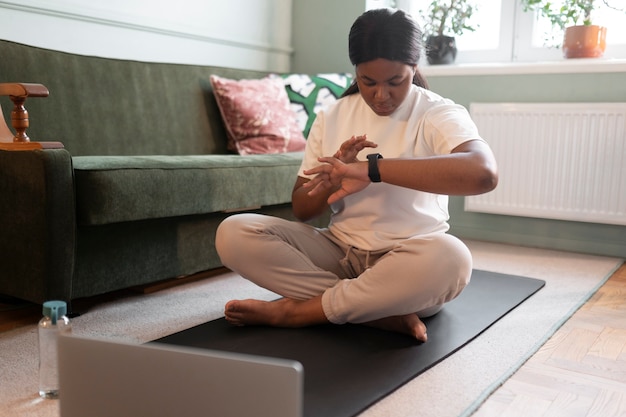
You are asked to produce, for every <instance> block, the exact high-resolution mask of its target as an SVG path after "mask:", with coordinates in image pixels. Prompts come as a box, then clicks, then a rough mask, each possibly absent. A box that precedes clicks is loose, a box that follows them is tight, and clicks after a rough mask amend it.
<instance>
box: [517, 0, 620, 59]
mask: <svg viewBox="0 0 626 417" xmlns="http://www.w3.org/2000/svg"><path fill="white" fill-rule="evenodd" d="M521 2H522V6H523V8H524V11H533V12H537V13H538V14H539V15H540V16H543V17H545V18H547V19H548V20H549V21H550V23H551V24H552V27H553V28H557V29H560V30H562V31H563V44H562V45H563V46H562V48H563V55H564V56H565V58H598V57H601V56H603V55H604V50H605V48H606V31H607V29H606V27H604V26H600V25H596V24H594V23H593V15H592V14H593V11H594V10H597V9H598V7H599V5H600V4H601V3H602V4H605V5H606V6H608V7H611V8H612V9H615V10H620V9H617V8H615V7H613V6H611V5H609V3H608V1H607V0H562V1H561V2H560V4H559V3H558V2H556V4H555V2H554V0H521ZM621 11H623V10H621Z"/></svg>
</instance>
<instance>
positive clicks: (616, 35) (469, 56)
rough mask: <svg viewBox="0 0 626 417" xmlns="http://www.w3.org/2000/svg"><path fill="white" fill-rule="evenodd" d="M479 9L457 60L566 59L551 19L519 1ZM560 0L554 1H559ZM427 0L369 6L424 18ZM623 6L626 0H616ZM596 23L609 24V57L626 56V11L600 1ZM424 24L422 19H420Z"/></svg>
mask: <svg viewBox="0 0 626 417" xmlns="http://www.w3.org/2000/svg"><path fill="white" fill-rule="evenodd" d="M475 2H476V5H477V10H478V11H477V12H476V14H475V15H474V16H473V18H472V20H473V21H474V22H477V23H478V29H477V30H476V31H474V32H465V33H464V34H463V35H462V36H460V37H457V39H456V41H457V47H458V49H459V52H458V55H457V59H456V62H457V63H460V64H462V63H487V62H536V61H557V60H562V59H563V55H562V52H561V49H560V46H555V43H553V44H552V45H548V44H546V42H545V40H546V39H550V38H554V39H555V40H556V41H555V42H556V45H558V44H559V43H560V40H561V39H562V36H563V35H562V33H560V30H559V29H553V28H552V27H551V25H550V23H549V22H548V21H547V19H545V18H542V17H538V16H535V15H534V14H533V13H530V12H524V11H523V9H522V6H521V5H520V3H519V0H475ZM558 2H559V0H554V3H558ZM428 3H429V1H426V0H368V1H367V2H366V7H367V8H368V9H370V8H375V7H398V8H401V9H404V10H406V11H408V12H409V13H411V14H412V15H413V16H415V17H416V19H417V20H418V21H419V20H420V17H419V16H420V13H419V11H420V9H421V8H424V7H425V6H426V5H427V4H428ZM613 3H616V4H617V5H619V7H621V6H622V3H623V0H612V3H610V4H613ZM624 7H625V9H626V5H624ZM594 22H596V23H598V24H602V25H603V26H607V27H608V32H607V49H606V52H605V55H604V56H605V58H607V59H610V58H626V12H623V11H622V12H620V11H618V10H615V9H611V8H609V7H607V6H606V5H605V4H604V3H603V2H601V1H600V9H599V10H597V11H594ZM420 23H421V22H420Z"/></svg>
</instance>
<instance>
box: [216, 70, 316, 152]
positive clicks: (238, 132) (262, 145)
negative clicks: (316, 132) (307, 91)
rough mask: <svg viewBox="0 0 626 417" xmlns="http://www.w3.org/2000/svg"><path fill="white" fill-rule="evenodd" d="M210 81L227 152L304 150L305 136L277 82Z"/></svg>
mask: <svg viewBox="0 0 626 417" xmlns="http://www.w3.org/2000/svg"><path fill="white" fill-rule="evenodd" d="M210 80H211V84H212V85H213V91H214V93H215V98H216V100H217V104H218V106H219V108H220V112H221V114H222V119H223V120H224V124H225V125H226V132H227V134H228V148H229V149H230V150H233V151H237V152H238V153H239V154H241V155H252V154H265V153H283V152H297V151H302V150H304V147H305V145H306V142H305V141H304V136H302V132H301V131H300V129H299V128H298V125H297V123H296V120H295V115H294V113H293V112H292V111H291V109H290V107H289V98H288V97H287V92H286V91H285V89H284V87H283V84H282V82H281V81H280V80H277V79H274V78H267V77H266V78H262V79H260V80H251V79H243V80H231V79H228V78H223V77H219V76H217V75H211V77H210Z"/></svg>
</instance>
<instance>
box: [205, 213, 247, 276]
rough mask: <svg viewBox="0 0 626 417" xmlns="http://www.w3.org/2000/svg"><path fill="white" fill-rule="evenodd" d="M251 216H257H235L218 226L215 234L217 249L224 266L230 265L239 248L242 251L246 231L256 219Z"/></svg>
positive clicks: (245, 214)
mask: <svg viewBox="0 0 626 417" xmlns="http://www.w3.org/2000/svg"><path fill="white" fill-rule="evenodd" d="M251 216H256V215H254V214H248V213H244V214H234V215H232V216H229V217H227V218H225V219H224V220H222V222H221V223H220V224H219V225H218V227H217V230H216V232H215V249H216V250H217V254H218V255H219V257H220V259H221V261H222V263H223V264H224V265H228V264H229V259H230V258H231V257H232V256H233V255H234V254H235V251H236V249H237V248H239V249H241V245H242V237H243V235H244V234H245V229H246V228H247V227H250V225H251V224H252V222H253V221H254V217H251ZM237 252H239V251H237Z"/></svg>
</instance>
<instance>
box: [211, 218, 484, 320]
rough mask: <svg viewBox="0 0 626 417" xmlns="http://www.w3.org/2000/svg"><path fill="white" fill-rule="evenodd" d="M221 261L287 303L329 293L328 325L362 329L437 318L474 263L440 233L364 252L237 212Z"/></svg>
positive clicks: (225, 231) (307, 229)
mask: <svg viewBox="0 0 626 417" xmlns="http://www.w3.org/2000/svg"><path fill="white" fill-rule="evenodd" d="M215 244H216V248H217V251H218V254H219V256H220V258H221V260H222V263H223V264H224V265H225V266H226V267H228V268H230V269H232V270H233V271H235V272H237V273H238V274H240V275H241V276H243V277H244V278H246V279H248V280H250V281H252V282H254V283H256V284H257V285H259V286H261V287H264V288H267V289H268V290H270V291H273V292H275V293H277V294H280V295H282V296H284V297H289V298H294V299H300V300H305V299H309V298H312V297H315V296H317V295H320V294H323V295H322V306H323V309H324V313H325V314H326V317H327V318H328V320H329V321H330V322H332V323H336V324H342V323H346V322H350V323H363V322H367V321H371V320H376V319H379V318H383V317H389V316H396V315H403V314H409V313H417V314H418V315H419V316H420V317H427V316H430V315H433V314H435V313H437V312H438V311H439V310H440V309H441V307H442V306H443V304H444V303H446V302H448V301H450V300H452V299H453V298H455V297H456V296H457V295H459V294H460V292H461V291H462V290H463V288H464V287H465V286H466V285H467V283H468V282H469V279H470V275H471V271H472V257H471V254H470V252H469V250H468V249H467V247H466V246H465V245H464V244H463V243H462V242H461V241H460V240H459V239H457V238H455V237H453V236H451V235H448V234H445V233H436V234H432V235H428V236H425V237H421V238H413V239H407V240H404V241H401V242H399V243H397V244H396V245H395V246H394V247H393V248H391V249H390V250H384V251H373V252H370V251H364V250H360V249H358V248H354V247H351V246H349V245H346V244H345V243H343V242H341V241H339V240H338V239H337V238H335V237H334V236H333V235H332V233H330V232H329V231H328V230H327V229H317V228H314V227H311V226H309V225H307V224H304V223H299V222H293V221H288V220H285V219H281V218H277V217H270V216H263V215H258V214H237V215H233V216H230V217H228V218H227V219H225V220H224V221H223V222H222V223H221V224H220V226H219V228H218V230H217V236H216V242H215Z"/></svg>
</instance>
